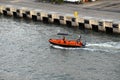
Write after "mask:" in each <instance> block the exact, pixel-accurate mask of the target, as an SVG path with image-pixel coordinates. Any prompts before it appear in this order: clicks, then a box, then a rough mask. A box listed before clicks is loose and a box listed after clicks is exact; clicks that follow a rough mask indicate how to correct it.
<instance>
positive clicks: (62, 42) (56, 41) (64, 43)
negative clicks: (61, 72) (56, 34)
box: [49, 39, 85, 47]
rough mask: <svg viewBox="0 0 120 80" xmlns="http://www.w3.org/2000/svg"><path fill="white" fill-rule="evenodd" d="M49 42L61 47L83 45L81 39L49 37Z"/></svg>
mask: <svg viewBox="0 0 120 80" xmlns="http://www.w3.org/2000/svg"><path fill="white" fill-rule="evenodd" d="M49 42H50V43H51V44H53V45H58V46H62V47H83V46H85V45H84V44H83V43H82V42H81V41H80V42H77V41H76V40H63V39H49Z"/></svg>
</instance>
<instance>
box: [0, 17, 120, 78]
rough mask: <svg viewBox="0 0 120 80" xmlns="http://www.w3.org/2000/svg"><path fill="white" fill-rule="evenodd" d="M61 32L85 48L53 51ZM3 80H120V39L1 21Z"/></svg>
mask: <svg viewBox="0 0 120 80" xmlns="http://www.w3.org/2000/svg"><path fill="white" fill-rule="evenodd" d="M58 32H67V33H70V34H72V35H73V36H71V38H74V39H75V38H77V37H78V35H79V34H81V36H82V39H83V40H86V42H87V45H86V48H80V49H79V48H77V49H75V48H70V49H69V48H61V47H58V46H57V47H56V46H54V47H55V48H53V47H50V44H49V42H48V39H50V38H56V37H57V38H60V37H59V36H56V33H58ZM0 80H120V36H119V35H107V34H105V33H96V32H91V31H85V32H83V31H81V30H75V29H72V28H68V27H66V26H58V25H52V24H43V23H42V22H32V21H27V20H22V19H21V20H20V19H13V18H5V17H0Z"/></svg>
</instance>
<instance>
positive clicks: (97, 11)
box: [0, 0, 120, 21]
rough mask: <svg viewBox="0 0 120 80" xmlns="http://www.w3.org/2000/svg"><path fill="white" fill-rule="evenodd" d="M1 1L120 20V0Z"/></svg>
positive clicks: (2, 0)
mask: <svg viewBox="0 0 120 80" xmlns="http://www.w3.org/2000/svg"><path fill="white" fill-rule="evenodd" d="M0 3H1V4H9V5H16V6H22V7H30V8H35V9H42V10H45V11H53V12H59V13H66V14H71V15H73V13H74V11H78V13H79V16H81V17H94V18H97V19H110V20H114V21H119V20H120V14H119V12H120V5H119V4H120V0H114V1H113V0H109V1H104V0H101V1H97V2H93V3H85V4H80V5H76V4H68V3H64V4H61V5H58V4H51V3H45V2H37V1H35V0H9V1H4V0H0Z"/></svg>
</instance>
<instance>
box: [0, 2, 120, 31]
mask: <svg viewBox="0 0 120 80" xmlns="http://www.w3.org/2000/svg"><path fill="white" fill-rule="evenodd" d="M119 4H120V0H114V1H112V0H109V1H104V0H100V1H96V2H88V3H85V4H79V5H77V4H70V3H63V4H51V3H48V2H39V1H37V0H25V1H24V0H9V1H4V0H0V5H1V6H5V7H4V8H6V9H4V10H3V8H2V10H1V13H2V11H3V13H4V12H5V11H6V10H7V13H9V14H10V12H11V11H12V12H11V14H10V15H15V14H16V13H17V15H18V13H19V16H20V17H29V18H32V19H35V20H42V21H44V22H55V23H57V24H65V25H67V26H78V28H80V29H81V28H87V29H92V30H95V31H105V32H108V33H120V22H119V21H120V14H119V12H120V10H119V8H120V6H119ZM8 8H10V10H9V9H8ZM75 11H77V12H78V17H77V18H76V17H75V16H74V12H75ZM12 13H13V14H12Z"/></svg>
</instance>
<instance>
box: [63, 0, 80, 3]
mask: <svg viewBox="0 0 120 80" xmlns="http://www.w3.org/2000/svg"><path fill="white" fill-rule="evenodd" d="M64 1H65V2H72V3H77V4H79V3H80V2H81V0H64Z"/></svg>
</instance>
